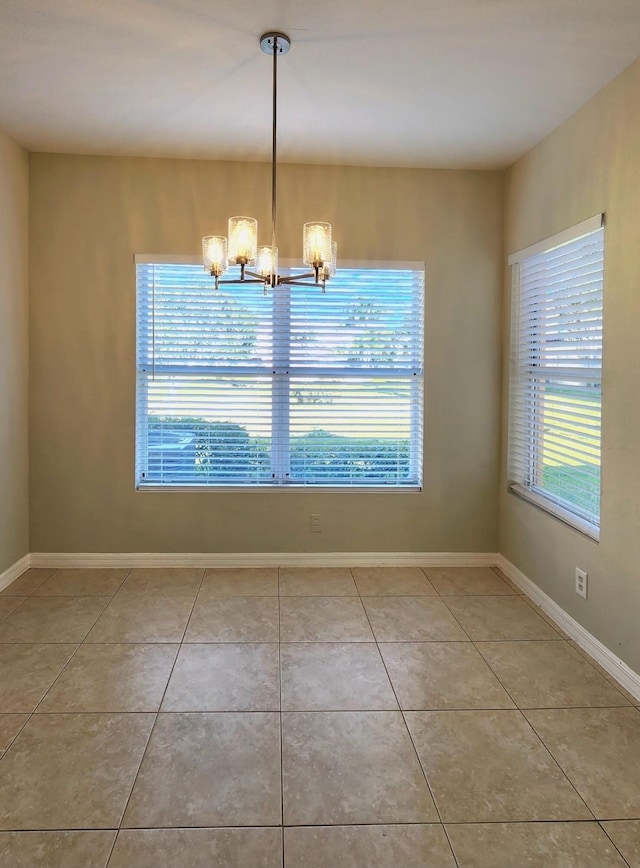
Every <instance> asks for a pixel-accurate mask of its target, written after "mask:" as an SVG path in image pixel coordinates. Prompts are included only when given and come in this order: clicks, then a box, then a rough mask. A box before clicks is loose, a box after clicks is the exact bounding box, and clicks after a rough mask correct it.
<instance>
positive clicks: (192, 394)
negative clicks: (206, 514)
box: [136, 256, 424, 489]
mask: <svg viewBox="0 0 640 868" xmlns="http://www.w3.org/2000/svg"><path fill="white" fill-rule="evenodd" d="M230 272H233V269H230ZM287 273H288V274H294V273H295V270H293V269H289V270H288V271H287ZM136 276H137V409H136V417H137V424H136V485H137V487H139V488H143V487H157V486H161V487H201V486H205V487H245V486H265V487H266V486H283V487H284V486H289V487H295V486H316V487H317V486H330V487H348V488H360V487H366V488H371V487H385V488H399V487H400V488H414V489H415V488H419V487H420V486H421V480H422V416H423V406H422V405H423V399H422V395H423V386H422V379H423V320H424V268H423V266H422V265H421V264H416V263H395V264H389V265H382V266H377V267H345V268H341V269H339V270H338V272H337V274H336V276H335V277H334V278H332V279H331V281H330V283H328V284H327V291H326V293H324V294H323V293H322V291H321V290H320V289H319V288H318V289H316V288H309V287H302V286H279V287H277V288H276V289H275V290H273V291H272V290H271V289H269V291H268V293H267V294H266V295H265V294H264V292H263V287H262V285H260V284H250V283H247V284H244V285H240V286H239V285H233V286H225V285H224V284H222V285H221V286H220V288H219V289H218V290H216V289H215V288H214V285H213V281H212V280H211V279H210V278H209V277H208V276H207V275H206V274H204V272H203V270H202V265H200V264H192V263H184V262H167V261H160V257H141V256H139V257H136Z"/></svg>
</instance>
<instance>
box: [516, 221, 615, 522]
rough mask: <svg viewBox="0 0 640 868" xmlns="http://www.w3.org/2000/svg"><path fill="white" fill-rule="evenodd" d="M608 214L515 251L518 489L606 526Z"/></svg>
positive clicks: (568, 515) (558, 511) (567, 514)
mask: <svg viewBox="0 0 640 868" xmlns="http://www.w3.org/2000/svg"><path fill="white" fill-rule="evenodd" d="M603 257H604V228H603V221H602V217H601V216H598V217H596V218H593V219H592V220H588V221H586V222H585V223H582V224H580V225H579V226H576V227H574V228H573V229H570V230H568V231H567V232H564V233H561V234H560V235H558V236H554V237H553V238H550V239H548V240H547V241H543V242H541V243H540V244H537V245H535V246H534V247H531V248H528V249H527V250H524V251H522V252H521V253H518V254H515V255H514V256H512V257H511V258H510V260H509V261H510V264H511V265H512V266H513V305H512V311H513V318H512V378H511V407H510V411H511V419H510V430H509V449H510V478H511V481H512V490H513V491H515V492H516V493H518V494H521V495H522V496H524V497H527V498H528V499H530V500H533V501H534V503H536V504H537V505H538V506H542V507H543V508H545V509H547V510H548V511H549V512H552V513H554V514H555V515H557V516H558V517H560V518H562V519H563V520H565V521H567V522H568V523H570V524H571V525H573V526H574V527H577V528H578V529H579V530H582V531H583V532H585V533H587V534H589V535H590V536H592V537H594V538H596V539H597V538H598V536H599V527H600V416H601V376H602V284H603Z"/></svg>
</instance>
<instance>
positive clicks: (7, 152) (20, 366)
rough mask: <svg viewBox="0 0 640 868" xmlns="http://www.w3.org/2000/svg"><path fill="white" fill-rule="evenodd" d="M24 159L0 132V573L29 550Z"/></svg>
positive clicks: (20, 150) (25, 166)
mask: <svg viewBox="0 0 640 868" xmlns="http://www.w3.org/2000/svg"><path fill="white" fill-rule="evenodd" d="M28 187H29V175H28V160H27V154H26V152H25V151H23V150H22V148H20V147H19V146H18V145H16V143H15V142H13V141H12V140H11V139H9V138H7V136H5V135H3V134H2V133H0V573H1V572H2V571H3V570H5V569H6V568H7V567H9V566H11V565H12V564H13V563H15V562H16V561H17V560H19V559H20V558H21V557H22V556H23V555H25V554H27V552H28V551H29V508H28V432H27V421H28V415H27V396H28V368H27V363H28V339H27V297H28V292H27V244H28V218H27V208H28Z"/></svg>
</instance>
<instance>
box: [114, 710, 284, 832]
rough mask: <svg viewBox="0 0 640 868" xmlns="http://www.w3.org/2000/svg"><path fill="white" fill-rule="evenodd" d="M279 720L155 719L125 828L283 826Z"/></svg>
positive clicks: (271, 716)
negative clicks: (280, 824)
mask: <svg viewBox="0 0 640 868" xmlns="http://www.w3.org/2000/svg"><path fill="white" fill-rule="evenodd" d="M278 717H279V716H278V714H275V713H263V712H253V713H248V714H235V713H226V714H160V715H159V716H158V722H157V723H156V726H155V728H154V731H153V735H152V737H151V741H150V743H149V748H148V750H147V752H146V754H145V758H144V761H143V763H142V766H141V768H140V773H139V775H138V779H137V781H136V785H135V787H134V789H133V793H132V795H131V800H130V802H129V806H128V808H127V811H126V814H125V818H124V823H123V825H124V827H126V828H132V827H133V828H138V827H141V828H146V827H154V826H157V827H162V826H165V827H171V826H173V827H176V826H177V827H183V826H272V825H277V824H279V823H280V822H281V821H282V817H281V791H280V726H279V720H278Z"/></svg>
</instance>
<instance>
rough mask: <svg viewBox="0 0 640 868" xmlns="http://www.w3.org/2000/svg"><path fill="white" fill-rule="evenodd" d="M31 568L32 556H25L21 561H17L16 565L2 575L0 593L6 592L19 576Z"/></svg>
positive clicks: (0, 576) (0, 577)
mask: <svg viewBox="0 0 640 868" xmlns="http://www.w3.org/2000/svg"><path fill="white" fill-rule="evenodd" d="M30 566H31V555H25V556H24V557H23V558H20V560H19V561H16V562H15V564H12V565H11V566H10V567H7V569H6V570H5V571H4V572H3V573H0V591H4V589H5V588H6V587H8V586H9V585H10V584H11V582H13V581H15V580H16V579H17V578H18V576H21V575H22V574H23V573H24V571H25V570H28V569H29V567H30Z"/></svg>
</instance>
